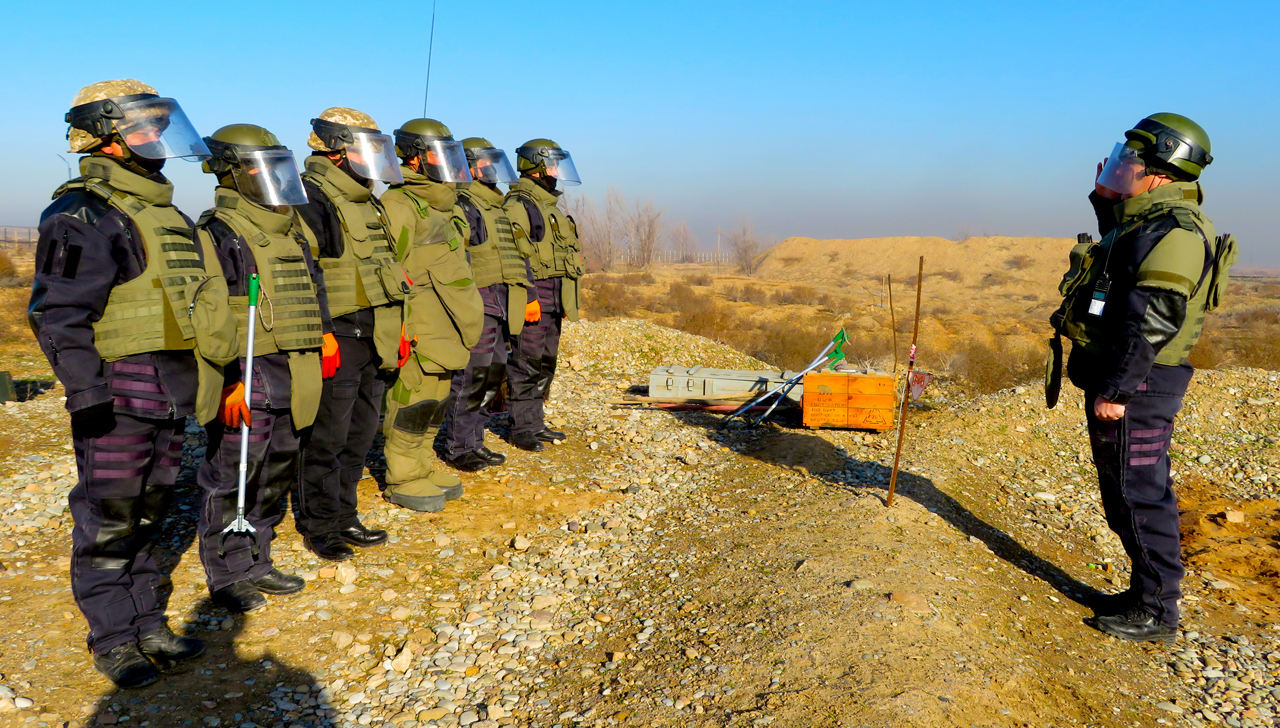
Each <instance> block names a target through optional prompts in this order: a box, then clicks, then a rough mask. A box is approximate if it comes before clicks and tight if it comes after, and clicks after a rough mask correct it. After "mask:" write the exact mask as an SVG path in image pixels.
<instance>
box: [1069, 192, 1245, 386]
mask: <svg viewBox="0 0 1280 728" xmlns="http://www.w3.org/2000/svg"><path fill="white" fill-rule="evenodd" d="M1199 199H1200V192H1199V185H1197V184H1196V183H1194V182H1175V183H1171V184H1167V185H1164V186H1161V187H1158V188H1156V189H1155V190H1152V191H1151V192H1148V193H1146V194H1144V195H1140V196H1139V197H1135V198H1132V199H1131V200H1127V201H1126V202H1125V203H1124V208H1123V212H1122V213H1121V219H1120V220H1119V224H1118V225H1116V227H1115V228H1113V229H1112V230H1111V231H1110V232H1109V233H1107V234H1106V236H1104V237H1103V238H1102V240H1100V241H1098V242H1094V241H1093V239H1092V238H1091V237H1090V236H1089V235H1080V236H1079V238H1078V241H1079V242H1078V243H1077V244H1076V246H1075V248H1073V249H1072V251H1071V268H1070V269H1069V270H1068V271H1067V273H1066V275H1064V276H1063V278H1062V282H1061V283H1060V284H1059V286H1058V292H1059V293H1060V294H1062V296H1063V302H1062V305H1061V306H1060V307H1059V309H1058V312H1057V313H1055V314H1054V316H1053V318H1052V321H1053V323H1054V326H1055V328H1056V329H1057V330H1058V331H1059V333H1061V334H1063V335H1065V336H1066V337H1067V338H1069V339H1071V340H1072V342H1073V343H1074V344H1075V345H1076V346H1079V347H1082V348H1083V349H1084V350H1085V351H1089V352H1101V351H1103V350H1104V349H1105V348H1106V347H1107V345H1108V342H1107V340H1108V338H1109V337H1113V336H1114V335H1115V334H1114V331H1113V330H1112V328H1113V324H1112V323H1111V322H1112V321H1115V320H1116V319H1114V318H1112V315H1114V314H1115V313H1116V311H1107V310H1106V308H1108V307H1117V306H1122V305H1123V304H1124V301H1125V299H1126V297H1127V295H1128V292H1129V290H1131V289H1132V288H1133V287H1150V288H1159V289H1163V290H1171V291H1176V292H1178V293H1181V294H1182V295H1185V296H1186V297H1187V318H1186V321H1185V322H1184V323H1183V325H1182V328H1181V329H1179V330H1178V333H1177V334H1176V335H1175V336H1174V338H1173V339H1172V340H1170V341H1169V343H1167V344H1166V345H1165V346H1164V348H1163V349H1161V350H1160V352H1159V353H1158V354H1157V355H1156V360H1155V362H1156V363H1157V364H1163V365H1168V366H1179V365H1182V364H1185V363H1186V362H1187V359H1188V357H1189V356H1190V354H1191V349H1192V348H1193V347H1194V346H1195V344H1196V342H1197V341H1199V339H1200V334H1201V333H1202V332H1203V330H1204V322H1205V315H1206V313H1207V312H1208V311H1212V310H1213V309H1215V308H1217V306H1218V304H1219V302H1220V299H1221V294H1222V291H1224V290H1225V289H1226V284H1227V273H1228V270H1229V268H1230V266H1231V264H1232V263H1233V262H1234V261H1235V241H1234V239H1233V238H1232V237H1231V236H1222V237H1217V236H1216V232H1215V230H1214V226H1213V223H1212V222H1210V221H1209V219H1208V218H1207V217H1205V216H1204V213H1203V212H1202V211H1201V210H1200V205H1199V202H1198V200H1199ZM1164 217H1172V218H1173V219H1174V220H1175V221H1176V223H1177V224H1176V226H1175V227H1174V228H1173V229H1172V230H1171V231H1170V232H1169V233H1168V234H1167V235H1166V236H1165V237H1164V238H1162V239H1161V241H1160V242H1157V243H1156V244H1155V245H1154V246H1153V247H1152V249H1151V251H1150V252H1149V253H1148V254H1147V256H1146V258H1145V259H1144V261H1143V262H1142V263H1141V264H1140V268H1139V270H1138V271H1136V275H1133V276H1130V275H1128V274H1127V273H1124V274H1121V275H1117V271H1119V269H1120V266H1122V265H1124V264H1126V263H1127V256H1126V255H1125V253H1124V252H1120V251H1122V249H1123V248H1125V247H1127V246H1128V245H1131V244H1132V242H1133V240H1132V235H1133V234H1134V233H1135V232H1137V230H1138V228H1140V227H1142V226H1143V225H1146V224H1149V223H1153V222H1155V221H1157V220H1159V219H1160V218H1164ZM1180 231H1181V232H1180ZM1177 235H1194V236H1195V238H1197V239H1198V240H1200V241H1202V243H1203V245H1202V246H1199V247H1195V246H1186V245H1181V246H1179V247H1178V249H1177V251H1178V252H1175V253H1172V254H1169V253H1166V252H1165V251H1164V250H1162V246H1166V245H1167V244H1168V242H1169V241H1170V240H1171V239H1172V238H1174V237H1175V236H1177ZM1113 250H1116V251H1117V255H1118V257H1116V258H1115V262H1114V263H1111V264H1110V265H1109V263H1110V262H1111V260H1112V258H1113V256H1112V251H1113ZM1170 250H1173V249H1172V248H1170ZM1183 251H1186V252H1183ZM1190 251H1194V253H1192V252H1190ZM1188 255H1194V256H1195V259H1194V260H1183V259H1181V258H1182V257H1185V256H1188ZM1175 256H1179V257H1175ZM1196 270H1198V271H1201V273H1200V275H1199V277H1198V279H1191V278H1190V277H1189V276H1188V275H1186V272H1188V271H1196ZM1180 271H1181V272H1180ZM1104 273H1105V274H1107V275H1108V278H1109V279H1110V280H1111V281H1113V282H1115V283H1117V284H1119V285H1112V286H1111V287H1110V289H1109V290H1107V291H1106V292H1105V296H1104V297H1103V298H1104V299H1105V303H1103V304H1102V308H1103V314H1102V315H1095V314H1091V313H1090V305H1091V304H1092V305H1093V306H1094V307H1095V310H1096V308H1097V306H1098V305H1099V303H1098V301H1099V300H1102V299H1098V294H1097V291H1098V290H1099V281H1100V280H1101V279H1102V278H1103V275H1104Z"/></svg>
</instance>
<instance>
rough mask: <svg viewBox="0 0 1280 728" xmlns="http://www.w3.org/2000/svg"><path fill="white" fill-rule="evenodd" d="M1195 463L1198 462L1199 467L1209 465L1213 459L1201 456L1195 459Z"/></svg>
mask: <svg viewBox="0 0 1280 728" xmlns="http://www.w3.org/2000/svg"><path fill="white" fill-rule="evenodd" d="M1196 461H1197V462H1199V463H1200V464H1201V465H1208V464H1209V463H1211V462H1213V458H1211V457H1209V456H1208V455H1201V456H1200V457H1199V458H1196Z"/></svg>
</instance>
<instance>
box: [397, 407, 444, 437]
mask: <svg viewBox="0 0 1280 728" xmlns="http://www.w3.org/2000/svg"><path fill="white" fill-rule="evenodd" d="M444 413H445V408H444V407H442V406H441V402H440V401H439V400H435V399H424V400H423V401H421V402H415V403H414V404H411V405H406V406H404V407H401V408H400V411H399V412H397V413H396V420H395V424H394V425H393V426H394V427H395V428H396V429H397V430H399V431H401V432H407V433H409V434H410V435H422V434H425V433H426V432H427V430H430V429H431V427H432V426H433V425H434V426H437V427H438V426H439V425H440V423H441V422H443V421H444Z"/></svg>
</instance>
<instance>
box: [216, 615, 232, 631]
mask: <svg viewBox="0 0 1280 728" xmlns="http://www.w3.org/2000/svg"><path fill="white" fill-rule="evenodd" d="M235 628H236V619H235V617H227V618H226V619H224V620H222V624H221V625H219V629H221V630H222V631H223V632H230V631H231V630H233V629H235Z"/></svg>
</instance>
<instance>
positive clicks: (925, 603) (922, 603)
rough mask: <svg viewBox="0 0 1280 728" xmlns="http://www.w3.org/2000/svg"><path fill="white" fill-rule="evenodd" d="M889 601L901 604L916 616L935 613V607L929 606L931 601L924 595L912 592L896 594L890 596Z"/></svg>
mask: <svg viewBox="0 0 1280 728" xmlns="http://www.w3.org/2000/svg"><path fill="white" fill-rule="evenodd" d="M889 600H890V601H892V602H894V603H896V604H901V605H902V606H903V607H905V608H906V609H907V611H910V612H915V613H916V614H926V613H929V612H932V611H933V607H931V606H929V600H928V599H926V598H925V597H924V595H923V594H914V593H912V592H894V593H893V594H890V595H889Z"/></svg>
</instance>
